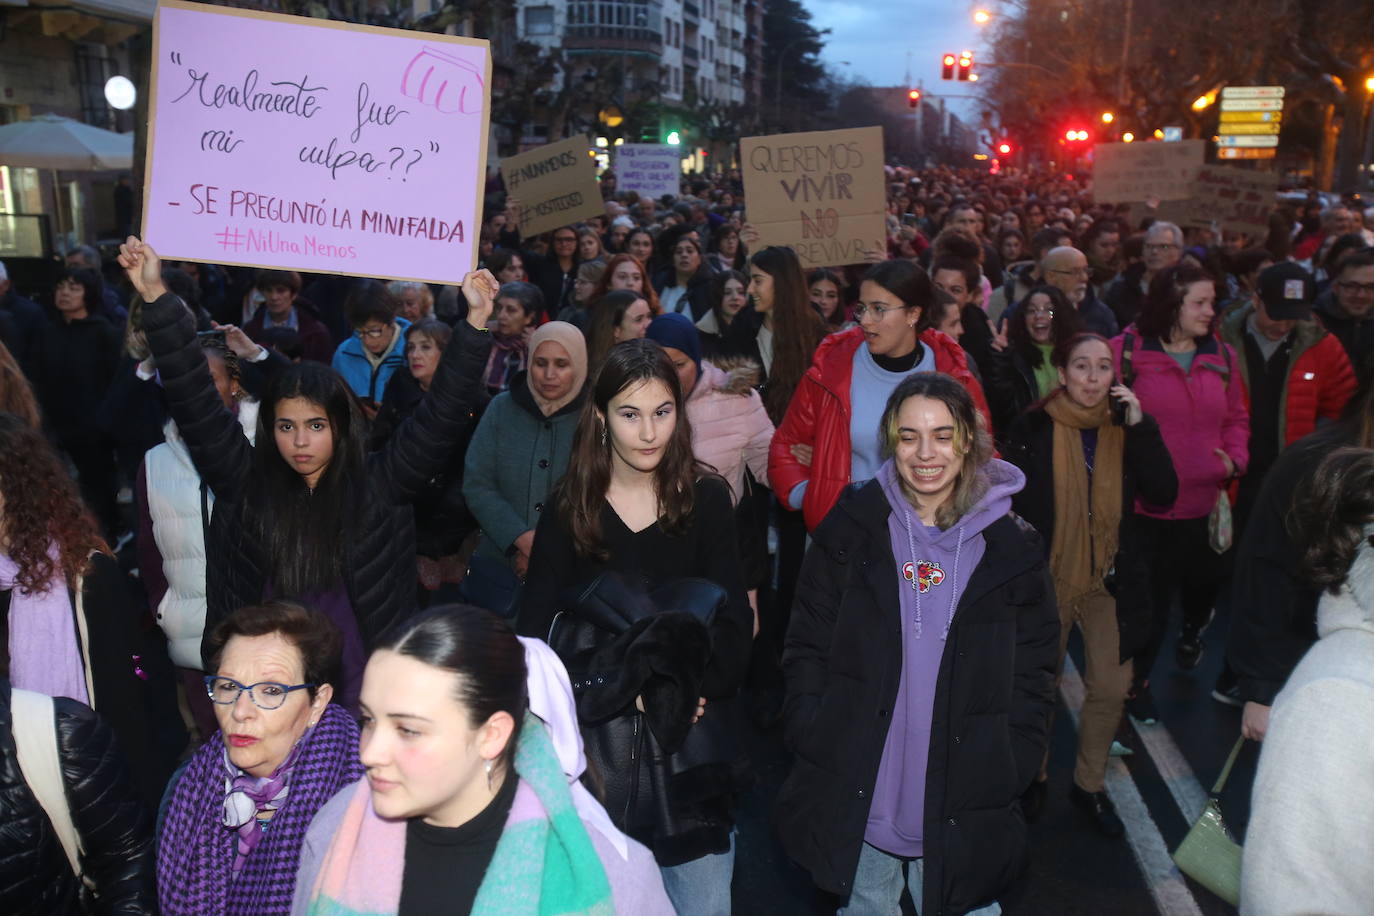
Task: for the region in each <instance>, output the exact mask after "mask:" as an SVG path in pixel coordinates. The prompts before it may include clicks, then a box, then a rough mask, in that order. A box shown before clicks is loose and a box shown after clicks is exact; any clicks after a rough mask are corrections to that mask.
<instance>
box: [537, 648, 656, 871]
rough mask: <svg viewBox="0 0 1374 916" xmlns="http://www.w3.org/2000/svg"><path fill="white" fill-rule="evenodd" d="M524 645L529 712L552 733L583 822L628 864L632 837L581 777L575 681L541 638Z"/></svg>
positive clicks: (583, 759)
mask: <svg viewBox="0 0 1374 916" xmlns="http://www.w3.org/2000/svg"><path fill="white" fill-rule="evenodd" d="M520 641H521V642H522V643H524V644H525V667H526V668H528V669H529V691H530V712H532V713H534V714H535V715H536V716H538V717H539V718H540V719H541V720H542V721H543V723H544V726H545V727H546V728H547V729H548V730H549V737H550V738H551V739H552V740H553V748H554V751H555V752H556V753H557V754H558V762H559V764H561V765H562V767H563V775H564V776H566V777H568V789H569V790H570V791H571V792H572V797H573V804H574V805H575V806H576V807H577V813H578V815H579V816H580V817H581V818H582V822H583V823H584V824H587V825H589V826H591V827H595V828H596V830H597V831H598V832H599V833H600V834H601V835H602V836H604V837H605V838H606V839H607V840H610V842H611V845H612V846H614V847H615V850H616V852H618V853H620V858H621V859H623V860H625V861H627V862H628V861H629V859H630V843H629V838H628V837H626V836H625V834H623V833H621V832H620V830H619V829H618V828H617V827H616V826H615V824H613V823H611V816H610V815H609V814H607V813H606V809H605V808H603V807H602V806H601V802H599V801H597V800H596V798H595V797H594V796H593V795H592V793H590V792H588V791H587V787H586V786H584V785H582V782H581V780H580V779H579V777H580V776H581V775H582V773H583V772H584V771H585V770H586V769H587V757H586V755H585V754H583V752H582V732H581V730H580V729H579V728H578V727H577V701H576V700H574V699H573V691H572V682H571V681H569V680H568V669H567V668H565V667H563V660H562V659H560V658H559V657H558V654H557V653H556V652H554V651H553V649H551V648H549V645H548V643H546V642H544V641H543V640H542V639H529V638H527V637H524V636H521V637H520Z"/></svg>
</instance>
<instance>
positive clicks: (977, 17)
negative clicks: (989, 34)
mask: <svg viewBox="0 0 1374 916" xmlns="http://www.w3.org/2000/svg"><path fill="white" fill-rule="evenodd" d="M973 21H974V22H976V23H977V24H978V25H987V24H988V23H989V22H991V21H992V14H991V13H989V12H988V11H987V10H974V11H973Z"/></svg>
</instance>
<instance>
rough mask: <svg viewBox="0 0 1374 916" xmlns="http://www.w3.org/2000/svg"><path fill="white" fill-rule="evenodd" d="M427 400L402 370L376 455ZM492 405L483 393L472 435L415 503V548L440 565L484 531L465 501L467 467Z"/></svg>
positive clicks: (377, 429)
mask: <svg viewBox="0 0 1374 916" xmlns="http://www.w3.org/2000/svg"><path fill="white" fill-rule="evenodd" d="M521 379H523V376H521V377H520V378H518V379H517V380H516V381H517V383H518V382H519V381H520V380H521ZM424 399H425V392H424V391H423V390H421V388H420V383H419V382H417V381H415V376H413V375H411V374H410V371H409V370H407V369H398V370H396V372H394V373H392V375H391V380H390V381H389V382H387V383H386V393H385V394H384V395H383V396H382V406H381V409H379V410H378V411H377V419H375V420H374V421H373V422H372V443H371V447H372V448H373V449H374V450H375V449H379V448H382V447H383V446H385V445H386V443H387V442H388V441H389V440H390V439H391V437H392V436H393V435H395V433H396V430H397V429H399V428H400V426H401V423H402V422H404V421H405V419H406V417H409V416H410V415H411V414H413V413H415V411H416V410H417V409H418V408H419V406H420V404H421V403H423V402H424ZM490 400H491V399H490V398H489V397H488V396H487V393H486V391H481V392H479V397H478V401H479V403H477V404H476V405H474V407H473V410H472V423H471V424H470V425H469V426H468V429H467V432H466V434H465V435H464V436H463V438H462V440H461V441H460V442H459V443H458V445H457V446H456V447H455V448H454V449H453V451H452V452H450V453H449V459H448V462H447V463H446V464H445V465H444V467H443V469H442V470H441V471H439V473H437V474H435V475H434V477H433V478H431V479H430V481H429V483H428V484H426V485H425V488H424V490H422V491H421V492H420V495H419V497H417V498H416V500H415V547H416V550H417V551H419V553H420V554H421V555H422V556H426V557H433V558H435V559H438V558H439V557H446V556H450V555H452V554H456V553H458V551H459V550H460V549H462V546H463V541H464V540H465V539H466V538H467V536H468V535H469V534H471V533H472V532H474V531H476V530H477V528H478V527H479V526H478V524H477V519H475V518H473V517H472V512H471V511H470V510H469V509H468V503H467V500H466V499H464V498H463V464H464V461H465V460H466V458H467V454H468V444H469V443H470V442H471V441H472V434H473V432H474V431H475V430H476V429H477V424H478V422H479V421H480V420H481V419H482V412H483V411H484V410H486V406H487V403H488V402H489V401H490Z"/></svg>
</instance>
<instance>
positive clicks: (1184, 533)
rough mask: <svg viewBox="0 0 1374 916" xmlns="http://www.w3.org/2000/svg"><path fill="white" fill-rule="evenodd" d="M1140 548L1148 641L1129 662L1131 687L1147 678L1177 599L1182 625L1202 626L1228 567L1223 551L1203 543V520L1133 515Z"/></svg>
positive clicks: (1229, 559)
mask: <svg viewBox="0 0 1374 916" xmlns="http://www.w3.org/2000/svg"><path fill="white" fill-rule="evenodd" d="M1135 523H1136V526H1137V530H1138V531H1139V532H1140V535H1141V537H1142V541H1143V543H1144V545H1145V551H1146V554H1145V555H1146V558H1147V562H1148V564H1149V570H1150V607H1151V619H1150V640H1149V643H1148V644H1147V645H1146V647H1145V650H1144V651H1143V652H1142V653H1141V654H1140V655H1137V656H1136V659H1135V688H1136V689H1139V688H1140V687H1141V686H1143V685H1144V684H1145V682H1146V681H1148V680H1149V679H1150V671H1151V670H1152V669H1153V668H1154V666H1155V659H1156V658H1157V657H1158V656H1159V652H1160V649H1161V648H1162V647H1163V645H1164V637H1165V634H1166V633H1167V632H1168V629H1169V616H1170V614H1171V613H1172V611H1173V606H1174V601H1175V600H1177V601H1178V604H1179V607H1180V609H1181V611H1182V616H1183V626H1184V627H1191V628H1200V627H1202V626H1205V625H1206V623H1207V619H1208V617H1209V616H1210V615H1211V613H1212V608H1213V607H1215V605H1216V601H1217V595H1218V593H1219V592H1220V590H1221V585H1222V583H1223V582H1225V581H1226V580H1227V578H1228V577H1229V574H1230V568H1231V556H1232V554H1233V552H1234V548H1232V550H1228V551H1227V552H1226V553H1224V554H1218V553H1217V552H1216V551H1214V550H1213V549H1212V548H1211V545H1209V544H1208V543H1207V541H1208V538H1207V518H1206V516H1204V517H1202V518H1189V519H1158V518H1149V517H1147V516H1143V515H1137V516H1136V517H1135Z"/></svg>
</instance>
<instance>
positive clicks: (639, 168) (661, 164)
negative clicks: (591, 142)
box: [615, 143, 682, 200]
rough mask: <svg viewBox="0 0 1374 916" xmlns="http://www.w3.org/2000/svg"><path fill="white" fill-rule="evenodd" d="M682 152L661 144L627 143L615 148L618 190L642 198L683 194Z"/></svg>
mask: <svg viewBox="0 0 1374 916" xmlns="http://www.w3.org/2000/svg"><path fill="white" fill-rule="evenodd" d="M681 182H682V151H681V148H680V147H676V146H667V145H666V144H662V143H626V144H624V145H622V146H617V147H616V148H615V187H616V190H617V191H637V192H639V194H640V196H642V197H652V198H653V199H654V200H658V199H659V198H660V197H663V196H664V195H667V196H668V197H677V196H678V194H680V193H682V191H681V189H682V184H681Z"/></svg>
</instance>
